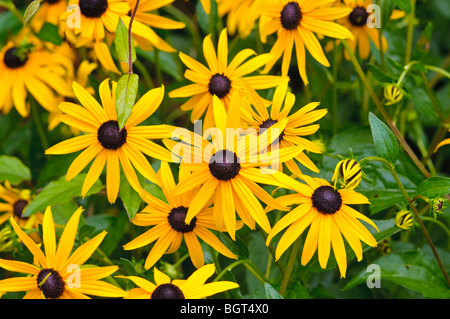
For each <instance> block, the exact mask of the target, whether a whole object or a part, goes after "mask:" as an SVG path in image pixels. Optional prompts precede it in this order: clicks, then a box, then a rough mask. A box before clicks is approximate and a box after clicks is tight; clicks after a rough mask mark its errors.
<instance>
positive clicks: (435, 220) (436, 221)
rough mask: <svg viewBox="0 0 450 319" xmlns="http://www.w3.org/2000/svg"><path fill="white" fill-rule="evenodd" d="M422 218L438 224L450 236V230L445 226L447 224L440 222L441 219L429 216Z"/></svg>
mask: <svg viewBox="0 0 450 319" xmlns="http://www.w3.org/2000/svg"><path fill="white" fill-rule="evenodd" d="M422 220H425V221H429V222H432V223H435V224H436V225H438V226H439V227H441V228H442V229H443V230H444V231H445V233H446V234H447V236H449V237H450V230H449V229H448V228H447V226H445V225H444V223H442V222H441V221H439V220H437V219H434V218H431V217H426V216H424V217H422Z"/></svg>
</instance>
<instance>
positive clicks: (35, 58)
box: [0, 29, 73, 117]
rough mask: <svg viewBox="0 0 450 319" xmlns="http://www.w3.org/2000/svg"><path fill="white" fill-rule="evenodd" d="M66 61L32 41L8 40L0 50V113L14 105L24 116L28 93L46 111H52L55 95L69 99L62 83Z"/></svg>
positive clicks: (55, 104) (27, 111) (26, 108)
mask: <svg viewBox="0 0 450 319" xmlns="http://www.w3.org/2000/svg"><path fill="white" fill-rule="evenodd" d="M23 30H25V29H23ZM22 39H23V38H22ZM68 62H69V63H70V61H68V60H67V58H66V57H64V56H63V55H61V54H58V53H56V52H51V51H48V50H47V49H46V48H45V47H44V45H43V44H42V43H41V42H40V41H37V40H35V39H34V38H33V39H32V40H31V41H30V42H28V41H25V40H21V39H18V40H15V41H9V42H8V43H7V44H6V45H5V46H4V47H3V48H2V49H1V51H0V74H1V77H0V88H1V89H0V110H1V111H2V112H3V113H5V114H7V113H9V112H10V110H11V108H12V107H13V106H14V107H15V108H16V110H17V112H18V113H19V114H20V115H21V116H22V117H27V116H28V114H29V104H28V103H27V102H28V100H27V96H28V93H30V94H31V95H32V96H33V97H34V99H35V100H36V101H37V102H38V103H39V104H40V105H41V106H42V107H43V108H45V109H46V110H47V111H49V112H51V111H54V110H56V109H57V108H58V102H59V100H58V96H59V95H61V96H66V97H72V96H73V92H72V90H71V89H70V84H68V83H67V81H66V80H65V76H66V75H67V73H68V67H67V65H68ZM61 71H62V72H61Z"/></svg>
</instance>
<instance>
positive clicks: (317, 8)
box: [259, 0, 354, 85]
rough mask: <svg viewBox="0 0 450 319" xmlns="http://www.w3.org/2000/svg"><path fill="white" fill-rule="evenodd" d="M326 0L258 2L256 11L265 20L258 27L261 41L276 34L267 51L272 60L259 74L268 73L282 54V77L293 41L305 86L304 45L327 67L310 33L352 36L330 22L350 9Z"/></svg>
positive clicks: (333, 36)
mask: <svg viewBox="0 0 450 319" xmlns="http://www.w3.org/2000/svg"><path fill="white" fill-rule="evenodd" d="M329 2H330V1H308V0H292V1H285V0H275V1H262V3H261V5H260V6H259V10H260V12H261V15H262V18H264V21H267V22H265V23H264V25H263V26H261V27H260V30H261V32H260V34H261V39H262V40H263V41H264V39H265V37H267V36H268V35H270V34H272V33H275V32H276V33H277V40H276V42H275V44H274V45H273V47H272V49H271V50H270V53H272V55H273V59H272V60H271V61H270V62H269V63H267V64H266V66H265V68H264V70H263V73H267V72H269V71H270V70H271V69H272V67H273V66H274V65H275V63H276V62H277V61H278V60H279V59H280V58H281V56H282V55H283V60H282V64H281V75H283V76H286V75H287V74H288V71H289V66H290V62H291V56H292V51H293V48H294V44H295V53H296V57H297V65H298V70H299V74H300V76H301V78H302V80H303V82H304V84H305V85H307V84H308V78H307V75H306V54H305V47H306V49H307V50H308V51H309V53H311V55H312V57H313V58H314V59H315V60H317V61H318V62H319V63H321V64H322V65H324V66H326V67H328V66H330V63H329V62H328V59H327V58H326V56H325V54H324V52H323V50H322V47H321V45H320V43H319V40H318V39H317V37H316V35H315V34H314V33H317V34H321V35H324V36H328V37H332V38H337V39H353V38H354V36H353V35H352V33H351V32H350V31H349V30H348V29H346V28H345V27H343V26H341V25H340V24H338V23H335V22H332V21H334V20H336V19H339V18H342V17H345V16H347V15H348V14H349V13H350V12H351V9H349V8H344V7H327V6H326V5H327V3H329ZM264 42H265V41H264Z"/></svg>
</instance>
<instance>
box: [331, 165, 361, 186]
mask: <svg viewBox="0 0 450 319" xmlns="http://www.w3.org/2000/svg"><path fill="white" fill-rule="evenodd" d="M361 179H362V170H361V166H360V165H359V163H358V162H357V161H355V160H354V159H344V160H342V161H340V162H339V163H337V165H336V168H335V170H334V173H333V178H332V180H333V181H334V183H335V186H336V181H338V180H339V182H340V183H341V184H342V186H343V187H344V188H347V189H354V188H356V187H357V186H358V185H359V183H360V182H361Z"/></svg>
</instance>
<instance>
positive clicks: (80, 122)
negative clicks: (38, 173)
mask: <svg viewBox="0 0 450 319" xmlns="http://www.w3.org/2000/svg"><path fill="white" fill-rule="evenodd" d="M116 88H117V83H116V82H114V81H112V87H110V81H109V79H106V80H104V81H103V82H102V83H101V84H100V88H99V95H100V99H101V105H100V104H99V103H98V102H97V100H96V99H95V98H94V97H93V96H92V95H91V94H89V93H88V92H87V91H86V90H85V89H84V88H83V87H81V86H80V85H79V84H78V83H77V82H74V83H73V90H74V92H75V95H76V97H77V99H78V100H79V102H80V103H81V104H82V106H79V105H77V104H74V103H71V102H62V103H60V105H59V107H60V109H61V110H62V111H63V113H64V115H63V116H61V118H60V120H61V122H63V123H65V124H67V125H69V126H73V127H75V128H77V129H79V130H80V131H82V132H85V133H86V134H83V135H80V136H76V137H73V138H71V139H68V140H66V141H63V142H60V143H58V144H56V145H54V146H52V147H50V148H49V149H47V150H46V151H45V153H46V154H68V153H73V152H78V151H80V150H84V151H83V152H81V153H80V154H79V155H78V157H77V158H76V159H75V160H74V161H73V162H72V164H71V165H70V167H69V169H68V171H67V174H66V180H71V179H72V178H74V177H75V176H77V175H78V174H79V173H80V172H81V171H82V170H83V169H84V168H85V167H86V166H87V165H88V164H89V163H90V162H91V161H93V162H92V165H91V167H90V168H89V171H88V173H87V175H86V179H85V180H84V183H83V187H82V192H81V195H82V196H85V195H86V193H87V192H88V190H89V189H90V188H91V186H92V185H93V184H94V182H95V181H96V180H97V179H98V178H99V176H100V175H101V173H102V172H103V168H104V167H105V165H106V193H107V197H108V200H109V202H111V203H114V202H115V200H116V198H117V194H118V192H119V184H120V166H122V169H123V172H124V173H125V176H126V178H127V180H128V182H129V183H130V185H131V186H132V187H133V188H134V189H136V190H137V191H138V192H139V191H140V189H141V185H140V183H139V180H138V177H137V175H136V172H135V170H134V168H136V169H137V170H138V171H139V173H141V174H142V176H144V177H145V178H147V179H148V180H150V181H152V182H154V183H156V184H159V181H158V177H157V176H156V173H155V171H154V170H153V168H152V167H151V165H150V163H149V162H148V160H147V158H146V157H145V156H144V154H146V155H148V156H150V157H153V158H157V159H161V160H166V161H172V158H171V155H170V152H169V151H168V150H167V149H165V148H163V147H162V146H159V145H158V144H156V143H154V142H152V141H150V139H160V138H167V137H170V135H171V132H170V130H168V129H167V128H166V126H165V125H154V126H138V125H139V124H140V123H141V122H142V121H144V120H146V119H147V118H148V117H149V116H151V115H152V114H153V112H155V110H156V109H157V108H158V107H159V105H160V104H161V101H162V99H163V96H164V87H160V88H155V89H152V90H150V91H149V92H147V93H146V94H144V95H143V96H142V97H141V98H140V99H139V101H138V102H136V104H135V105H134V106H133V110H132V112H131V114H130V117H129V118H128V120H127V122H126V123H125V126H124V128H123V129H122V130H120V129H119V124H118V122H117V113H116V107H115V103H116V94H115V92H116ZM119 164H120V166H119ZM133 166H134V168H133Z"/></svg>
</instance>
